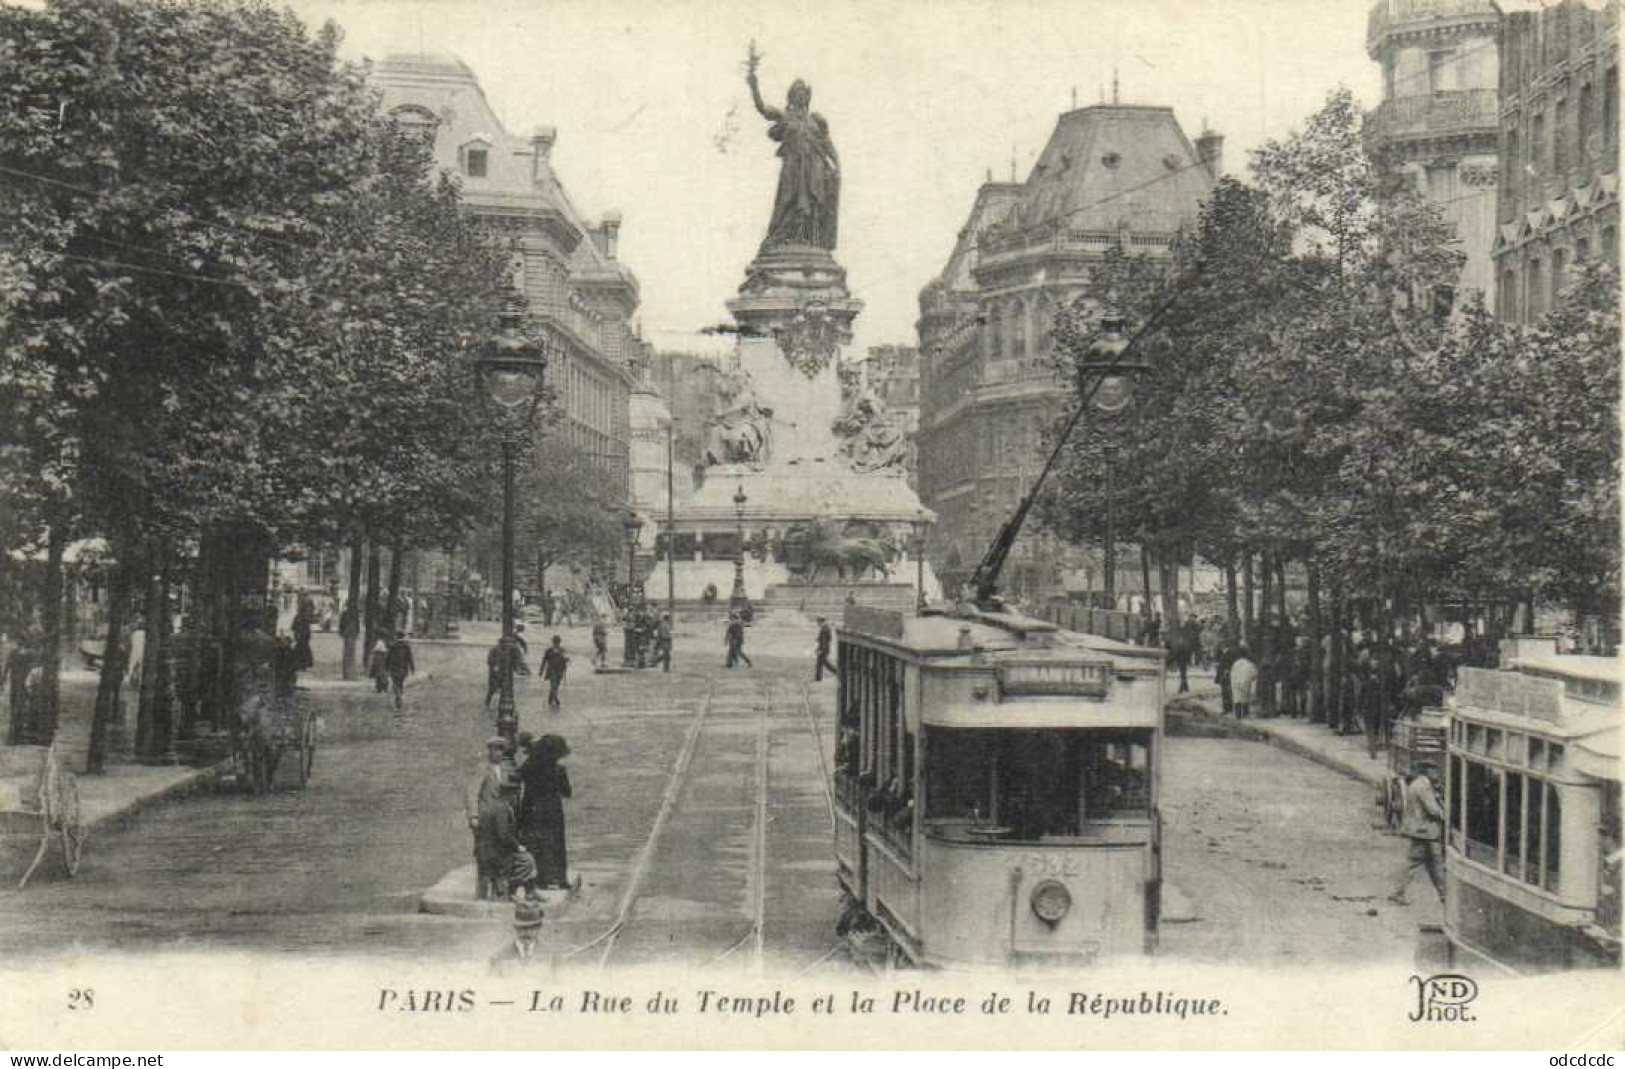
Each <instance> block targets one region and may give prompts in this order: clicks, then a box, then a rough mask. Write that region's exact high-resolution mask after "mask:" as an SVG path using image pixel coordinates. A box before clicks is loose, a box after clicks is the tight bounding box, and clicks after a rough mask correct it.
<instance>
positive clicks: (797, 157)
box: [745, 41, 841, 249]
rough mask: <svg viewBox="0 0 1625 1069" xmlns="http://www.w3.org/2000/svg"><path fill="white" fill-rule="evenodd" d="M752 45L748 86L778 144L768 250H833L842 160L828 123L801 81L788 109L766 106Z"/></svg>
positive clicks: (765, 241) (765, 245)
mask: <svg viewBox="0 0 1625 1069" xmlns="http://www.w3.org/2000/svg"><path fill="white" fill-rule="evenodd" d="M761 58H762V57H761V55H760V53H758V52H757V51H756V43H755V42H754V41H753V42H751V46H750V54H749V57H748V58H747V59H746V61H745V69H746V73H745V82H746V84H748V85H749V86H750V95H751V99H752V100H753V101H755V103H756V110H757V111H759V112H761V113H762V117H763V118H765V119H766V120H767V121H768V122H770V123H772V125H771V126H769V127H768V129H767V136H768V137H770V138H772V139H773V140H774V141H777V142H778V143H779V153H778V154H779V158H780V159H781V160H782V161H783V163H782V164H781V165H780V169H779V189H778V193H777V194H776V195H775V196H774V198H773V218H772V220H771V221H770V222H769V223H768V225H767V237H766V238H764V239H763V241H762V247H763V248H764V249H766V248H768V247H769V246H773V245H812V246H814V247H816V248H820V249H834V248H835V224H836V217H837V215H838V213H839V209H840V201H841V161H840V159H839V157H837V156H836V155H835V144H834V142H832V141H831V140H830V137H829V123H828V122H826V121H824V117H823V116H822V115H819V114H817V113H816V112H813V111H810V110H808V106H809V105H810V104H811V103H812V89H811V88H810V87H809V86H808V85H807V83H806V82H803V81H802V80H801V79H799V78H797V79H796V80H795V82H793V83H792V84H791V86H790V92H789V94H788V101H787V103H786V106H785V109H784V110H783V111H780V110H779V109H777V108H772V107H768V105H767V104H766V103H765V102H764V101H763V100H762V93H761V90H760V89H759V88H758V87H757V85H756V67H757V65H758V64H759V63H760V62H761Z"/></svg>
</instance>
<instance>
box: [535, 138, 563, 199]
mask: <svg viewBox="0 0 1625 1069" xmlns="http://www.w3.org/2000/svg"><path fill="white" fill-rule="evenodd" d="M558 139H559V132H558V130H557V129H555V128H554V127H551V126H538V127H536V128H535V129H533V130H531V132H530V184H531V185H533V186H539V185H541V184H542V180H543V178H545V177H546V175H547V170H548V167H549V166H550V160H551V157H552V155H553V142H555V141H557V140H558Z"/></svg>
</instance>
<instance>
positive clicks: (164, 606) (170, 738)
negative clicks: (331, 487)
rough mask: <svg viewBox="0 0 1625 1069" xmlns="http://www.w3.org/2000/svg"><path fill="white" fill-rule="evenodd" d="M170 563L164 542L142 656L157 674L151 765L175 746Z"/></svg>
mask: <svg viewBox="0 0 1625 1069" xmlns="http://www.w3.org/2000/svg"><path fill="white" fill-rule="evenodd" d="M169 563H170V562H169V543H168V542H167V541H166V542H165V543H164V544H163V549H162V552H161V554H160V555H159V558H158V576H157V585H158V605H157V611H156V613H154V614H153V616H152V617H151V619H149V624H151V625H152V626H151V627H150V629H149V630H150V634H149V636H148V638H147V650H146V653H145V654H144V656H145V657H146V658H147V663H148V664H151V663H152V658H153V657H154V656H156V657H157V658H158V672H157V677H156V680H155V685H156V688H157V689H156V690H155V691H154V694H153V697H154V701H153V705H152V713H153V715H152V732H151V738H150V739H149V742H150V743H151V747H152V748H151V751H150V752H149V753H148V754H147V759H148V760H150V761H153V762H161V761H163V760H164V756H165V755H166V754H167V753H168V752H169V751H170V749H171V748H172V747H173V746H174V744H175V720H176V716H175V705H174V702H173V700H172V699H173V698H174V695H175V688H174V685H173V681H172V680H171V679H170V676H171V675H172V674H173V667H174V666H173V665H172V664H171V661H172V654H173V651H172V648H171V646H170V639H171V632H170V625H169ZM154 640H156V641H154ZM226 648H227V650H228V651H229V650H231V649H232V647H231V646H229V645H228V646H227V647H226ZM234 663H235V661H234V659H232V658H229V657H228V658H227V660H226V667H225V671H226V673H227V674H228V675H230V674H231V672H232V666H233V665H234Z"/></svg>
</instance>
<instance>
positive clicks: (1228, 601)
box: [1224, 560, 1241, 641]
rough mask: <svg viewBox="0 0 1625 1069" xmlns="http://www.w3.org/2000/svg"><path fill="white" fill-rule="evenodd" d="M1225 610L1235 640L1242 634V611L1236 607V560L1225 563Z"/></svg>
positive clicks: (1231, 635)
mask: <svg viewBox="0 0 1625 1069" xmlns="http://www.w3.org/2000/svg"><path fill="white" fill-rule="evenodd" d="M1224 610H1225V617H1226V622H1227V623H1228V624H1229V627H1230V637H1231V640H1232V641H1234V639H1235V637H1236V636H1237V635H1238V634H1240V633H1241V632H1240V630H1239V628H1240V626H1241V611H1240V610H1239V609H1238V608H1237V607H1236V562H1235V561H1234V560H1230V561H1226V562H1225V565H1224Z"/></svg>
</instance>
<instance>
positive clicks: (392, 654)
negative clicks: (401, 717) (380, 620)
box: [384, 631, 418, 709]
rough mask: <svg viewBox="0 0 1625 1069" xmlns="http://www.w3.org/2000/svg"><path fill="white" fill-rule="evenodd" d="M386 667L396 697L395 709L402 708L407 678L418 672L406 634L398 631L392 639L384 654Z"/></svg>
mask: <svg viewBox="0 0 1625 1069" xmlns="http://www.w3.org/2000/svg"><path fill="white" fill-rule="evenodd" d="M384 667H385V668H386V669H387V670H388V672H389V683H390V689H391V691H392V692H393V693H394V695H395V708H397V709H399V708H400V707H401V697H402V694H403V692H404V691H405V690H406V677H407V676H409V675H413V674H414V673H416V672H417V670H418V666H417V662H416V661H414V660H413V658H412V644H411V643H410V642H408V641H406V633H405V632H404V631H398V632H396V633H395V637H394V638H392V639H390V642H389V649H388V651H387V652H385V654H384Z"/></svg>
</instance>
